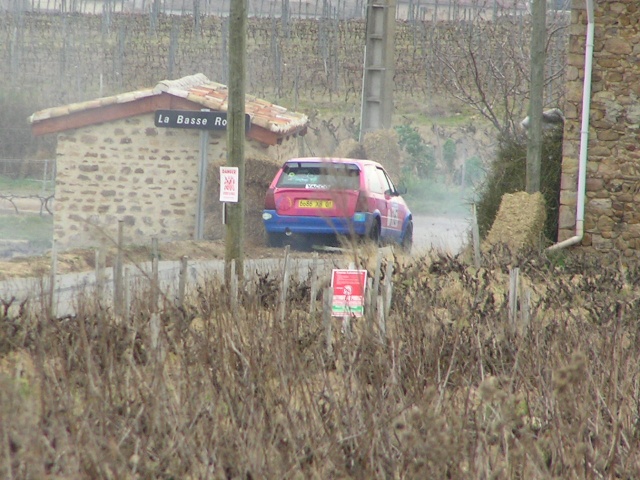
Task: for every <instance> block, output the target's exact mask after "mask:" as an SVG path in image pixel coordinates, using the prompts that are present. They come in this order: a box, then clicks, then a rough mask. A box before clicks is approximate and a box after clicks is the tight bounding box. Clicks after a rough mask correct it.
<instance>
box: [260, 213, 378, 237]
mask: <svg viewBox="0 0 640 480" xmlns="http://www.w3.org/2000/svg"><path fill="white" fill-rule="evenodd" d="M371 216H372V215H371V214H370V213H356V214H355V215H354V216H353V217H351V218H343V217H309V216H297V215H296V216H286V215H278V213H277V212H276V211H275V210H264V211H263V213H262V220H263V222H264V228H265V230H266V231H267V232H269V233H289V234H304V235H313V234H319V235H324V234H334V235H351V234H353V233H355V234H356V235H365V234H366V233H367V231H368V226H369V225H370V223H371V220H370V218H371Z"/></svg>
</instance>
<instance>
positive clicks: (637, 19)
mask: <svg viewBox="0 0 640 480" xmlns="http://www.w3.org/2000/svg"><path fill="white" fill-rule="evenodd" d="M594 4H595V12H594V24H595V40H594V52H593V70H592V97H591V98H592V100H591V112H590V128H589V144H588V163H587V172H586V199H585V218H584V220H585V223H584V238H583V241H582V243H581V246H582V247H584V248H585V249H586V250H589V251H593V252H601V253H606V252H613V251H617V252H621V253H622V254H623V255H624V256H626V257H638V256H640V161H639V160H640V102H639V98H640V4H639V3H638V1H637V0H618V1H606V2H603V1H597V2H594ZM586 25H587V11H586V1H585V0H574V1H573V10H572V22H571V27H570V28H571V31H570V40H569V57H568V70H567V97H566V104H565V108H564V113H565V117H566V123H565V131H564V146H563V168H562V170H563V173H562V185H561V195H560V203H561V206H560V219H559V239H560V240H564V239H567V238H570V237H572V236H573V235H574V234H575V224H576V202H577V193H576V192H577V179H578V162H579V151H580V132H581V127H582V125H581V115H582V91H583V81H584V65H585V40H586Z"/></svg>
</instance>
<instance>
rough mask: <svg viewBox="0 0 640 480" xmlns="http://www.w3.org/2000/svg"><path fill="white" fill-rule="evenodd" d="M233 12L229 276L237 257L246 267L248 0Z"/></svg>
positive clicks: (241, 1)
mask: <svg viewBox="0 0 640 480" xmlns="http://www.w3.org/2000/svg"><path fill="white" fill-rule="evenodd" d="M230 4H231V7H230V13H229V107H228V108H227V165H229V166H231V167H238V188H239V190H238V202H237V203H227V204H226V206H227V207H226V208H227V210H226V221H227V232H226V237H225V278H226V279H227V280H228V279H229V277H230V272H231V262H232V260H235V266H236V271H237V272H238V276H239V277H240V278H242V273H243V271H244V268H243V266H244V209H245V190H246V189H245V184H244V178H245V161H244V142H245V76H246V65H247V61H246V51H247V35H246V31H247V0H233V1H232V2H230Z"/></svg>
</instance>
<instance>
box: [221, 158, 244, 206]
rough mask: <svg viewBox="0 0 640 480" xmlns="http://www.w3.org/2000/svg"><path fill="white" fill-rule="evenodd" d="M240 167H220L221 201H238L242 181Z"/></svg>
mask: <svg viewBox="0 0 640 480" xmlns="http://www.w3.org/2000/svg"><path fill="white" fill-rule="evenodd" d="M238 175H239V169H238V167H220V201H221V202H234V203H235V202H237V201H238V190H239V185H240V181H239V179H238Z"/></svg>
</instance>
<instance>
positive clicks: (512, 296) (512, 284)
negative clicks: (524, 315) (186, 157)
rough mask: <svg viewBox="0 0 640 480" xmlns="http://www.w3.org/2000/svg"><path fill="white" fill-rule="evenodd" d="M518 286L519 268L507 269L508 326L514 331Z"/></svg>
mask: <svg viewBox="0 0 640 480" xmlns="http://www.w3.org/2000/svg"><path fill="white" fill-rule="evenodd" d="M519 287H520V269H519V268H517V267H516V268H512V269H511V270H509V326H510V327H511V329H512V331H514V332H515V331H516V319H517V316H518V288H519Z"/></svg>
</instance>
